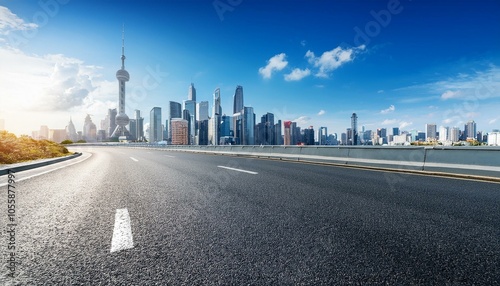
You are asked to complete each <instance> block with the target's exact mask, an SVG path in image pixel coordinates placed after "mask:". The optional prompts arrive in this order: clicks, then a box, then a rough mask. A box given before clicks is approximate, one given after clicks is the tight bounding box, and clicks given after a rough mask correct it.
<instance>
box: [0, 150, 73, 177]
mask: <svg viewBox="0 0 500 286" xmlns="http://www.w3.org/2000/svg"><path fill="white" fill-rule="evenodd" d="M81 155H82V153H74V154H72V155H68V156H64V157H59V158H56V159H53V160H52V159H49V160H46V161H43V162H37V163H29V162H28V163H26V164H23V165H19V166H12V165H5V166H1V167H0V168H2V169H0V176H3V175H6V174H7V172H8V170H11V171H13V172H21V171H26V170H30V169H34V168H38V167H42V166H47V165H51V164H54V163H58V162H62V161H66V160H69V159H73V158H76V157H79V156H81Z"/></svg>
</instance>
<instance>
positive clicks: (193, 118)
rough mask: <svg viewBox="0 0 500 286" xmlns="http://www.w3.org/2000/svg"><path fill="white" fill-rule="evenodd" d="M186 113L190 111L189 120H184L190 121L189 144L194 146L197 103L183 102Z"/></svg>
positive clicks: (191, 101)
mask: <svg viewBox="0 0 500 286" xmlns="http://www.w3.org/2000/svg"><path fill="white" fill-rule="evenodd" d="M183 105H184V108H183V110H184V111H186V110H187V111H189V118H185V116H184V114H183V118H184V119H185V120H187V121H188V133H189V135H188V136H189V144H190V145H192V144H194V137H195V135H196V101H193V100H184V101H183Z"/></svg>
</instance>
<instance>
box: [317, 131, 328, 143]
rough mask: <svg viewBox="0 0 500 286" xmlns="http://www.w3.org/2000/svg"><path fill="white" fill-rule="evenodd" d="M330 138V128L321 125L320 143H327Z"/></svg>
mask: <svg viewBox="0 0 500 286" xmlns="http://www.w3.org/2000/svg"><path fill="white" fill-rule="evenodd" d="M327 140H328V129H327V128H326V127H320V128H319V130H318V145H327V144H328V143H327Z"/></svg>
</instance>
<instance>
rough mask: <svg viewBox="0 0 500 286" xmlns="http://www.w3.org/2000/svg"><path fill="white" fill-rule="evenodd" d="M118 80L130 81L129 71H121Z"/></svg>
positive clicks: (118, 73)
mask: <svg viewBox="0 0 500 286" xmlns="http://www.w3.org/2000/svg"><path fill="white" fill-rule="evenodd" d="M116 79H117V80H119V81H129V79H130V75H129V74H128V71H126V70H124V69H120V70H118V71H117V72H116Z"/></svg>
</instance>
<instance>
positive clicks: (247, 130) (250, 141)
mask: <svg viewBox="0 0 500 286" xmlns="http://www.w3.org/2000/svg"><path fill="white" fill-rule="evenodd" d="M241 121H242V122H241V128H242V132H241V133H242V138H241V139H242V140H241V144H242V145H254V144H255V134H254V130H255V114H254V113H253V107H243V109H242V110H241Z"/></svg>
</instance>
